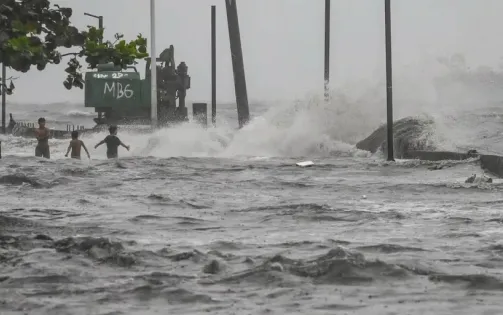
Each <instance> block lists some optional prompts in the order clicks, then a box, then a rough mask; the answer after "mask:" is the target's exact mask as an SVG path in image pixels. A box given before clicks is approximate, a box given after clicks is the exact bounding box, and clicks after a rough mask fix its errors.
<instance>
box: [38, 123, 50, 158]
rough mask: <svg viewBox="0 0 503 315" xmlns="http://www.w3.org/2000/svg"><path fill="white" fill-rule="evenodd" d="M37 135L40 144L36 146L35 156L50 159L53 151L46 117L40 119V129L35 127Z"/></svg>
mask: <svg viewBox="0 0 503 315" xmlns="http://www.w3.org/2000/svg"><path fill="white" fill-rule="evenodd" d="M35 135H36V137H37V141H38V144H37V146H36V147H35V156H37V157H45V158H46V159H50V158H51V152H50V150H49V136H50V131H49V129H48V128H47V127H45V118H43V117H42V118H39V119H38V129H35Z"/></svg>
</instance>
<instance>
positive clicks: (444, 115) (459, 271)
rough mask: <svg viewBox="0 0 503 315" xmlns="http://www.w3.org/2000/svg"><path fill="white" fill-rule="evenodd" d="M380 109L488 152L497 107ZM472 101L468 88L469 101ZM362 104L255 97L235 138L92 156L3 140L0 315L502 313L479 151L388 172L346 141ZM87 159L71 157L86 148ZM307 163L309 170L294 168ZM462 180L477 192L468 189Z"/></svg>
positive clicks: (173, 135) (498, 226)
mask: <svg viewBox="0 0 503 315" xmlns="http://www.w3.org/2000/svg"><path fill="white" fill-rule="evenodd" d="M457 94H458V93H453V95H454V96H452V98H451V101H445V100H444V101H442V102H440V101H437V102H431V103H430V104H427V103H426V102H422V101H415V100H413V99H412V98H410V99H402V100H401V101H397V102H396V108H395V117H396V118H397V119H398V118H401V117H407V116H411V117H417V119H430V120H431V121H433V124H430V125H428V126H429V127H428V128H425V130H423V133H422V137H423V139H422V141H423V142H424V143H427V144H428V146H429V147H434V148H436V149H439V150H440V149H441V150H456V151H460V152H465V151H466V150H470V149H475V150H477V151H479V152H487V153H491V154H502V153H503V133H502V131H503V107H502V105H503V98H502V102H495V101H493V100H483V99H481V100H480V101H470V102H468V101H467V102H466V103H462V102H460V101H459V99H456V95H457ZM482 94H484V93H482ZM385 108H386V107H385V102H384V100H383V98H379V97H376V96H375V95H373V94H372V95H370V94H369V95H361V96H360V97H352V98H348V97H346V96H344V95H343V94H342V93H336V92H334V95H333V98H332V101H331V102H330V104H325V103H324V102H323V101H320V100H319V99H318V97H316V96H309V97H306V98H305V99H301V100H298V101H295V102H274V103H267V102H255V103H252V104H251V112H252V113H253V119H252V121H251V123H250V124H249V125H248V126H246V127H245V128H243V129H241V130H237V128H236V125H237V123H236V113H235V112H236V109H235V105H233V104H227V105H225V104H223V105H222V104H219V106H218V114H217V118H218V119H217V126H216V127H215V128H213V127H211V126H210V127H209V128H208V129H204V128H202V127H200V126H199V125H197V124H196V123H193V122H189V123H186V124H183V125H180V126H178V127H174V128H170V129H162V130H159V131H156V132H155V133H153V134H145V133H142V134H139V133H137V132H135V131H134V130H131V129H128V128H126V127H121V126H119V133H118V136H119V138H120V139H121V140H122V141H123V142H124V143H125V144H127V145H131V150H130V151H126V150H125V149H123V148H120V149H119V150H120V151H119V156H120V157H119V159H117V160H107V159H106V158H105V150H106V149H105V148H104V146H102V147H100V148H98V149H96V150H95V149H93V147H94V145H95V144H96V143H98V142H99V141H100V140H102V139H103V138H104V137H105V135H106V133H104V132H103V133H98V134H92V135H83V136H82V140H83V141H84V142H85V144H86V145H87V147H88V148H90V153H91V159H90V160H89V159H87V157H83V159H82V160H81V161H78V160H71V159H68V158H65V157H64V154H65V152H66V149H67V147H68V140H51V141H50V145H51V159H50V160H46V159H42V158H36V157H34V156H33V155H34V147H35V140H34V139H31V138H24V137H17V136H2V138H1V140H2V155H3V156H2V159H1V160H0V266H1V267H0V314H2V315H14V314H15V315H17V314H47V315H49V314H50V315H59V314H61V315H63V314H64V315H67V314H68V315H80V314H82V315H89V314H100V315H105V314H107V315H112V314H114V315H119V314H141V315H148V314H313V315H314V314H369V315H379V314H400V315H402V314H412V315H416V314H435V315H440V314H458V315H460V314H467V315H468V314H469V315H473V314H486V315H489V314H501V310H502V308H503V241H502V238H503V230H502V224H503V213H502V208H503V194H502V192H503V182H502V180H501V179H499V178H497V177H495V176H493V175H491V174H484V170H482V168H481V167H480V165H479V161H478V160H477V159H475V158H474V159H470V160H466V161H440V162H420V161H413V160H400V159H397V160H396V161H395V162H387V161H386V159H385V158H384V157H383V154H382V152H380V151H378V152H376V153H370V152H367V151H365V150H359V149H357V148H356V147H355V144H356V143H357V142H358V141H360V140H362V139H364V138H365V137H367V136H368V135H369V134H370V133H372V132H373V131H374V130H376V128H378V127H379V126H380V124H382V123H383V122H384V121H385V117H386V116H385V115H386V113H385ZM9 112H12V113H13V115H14V118H15V119H16V120H19V121H28V122H36V119H37V118H38V117H45V118H46V119H47V125H48V127H51V128H59V129H64V128H65V126H66V124H68V123H73V124H78V125H86V126H88V127H91V126H92V125H93V122H92V117H93V116H94V113H89V112H86V111H85V108H84V107H83V106H82V105H81V104H67V103H61V104H31V105H30V104H17V105H11V106H10V107H9V110H8V113H9ZM84 156H85V155H84ZM301 161H313V163H314V165H312V166H311V167H298V166H296V163H297V162H301ZM473 174H476V175H477V176H479V177H480V176H483V175H484V176H487V177H491V178H492V179H493V180H492V182H487V181H473V182H470V183H467V182H466V179H467V178H468V177H470V176H472V175H473Z"/></svg>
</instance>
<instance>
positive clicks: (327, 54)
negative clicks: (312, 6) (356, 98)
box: [324, 0, 330, 103]
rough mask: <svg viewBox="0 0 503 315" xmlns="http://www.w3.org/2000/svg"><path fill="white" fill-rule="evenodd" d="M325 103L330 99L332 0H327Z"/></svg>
mask: <svg viewBox="0 0 503 315" xmlns="http://www.w3.org/2000/svg"><path fill="white" fill-rule="evenodd" d="M324 79H325V82H324V90H325V103H328V102H329V101H330V87H329V83H330V0H325V77H324Z"/></svg>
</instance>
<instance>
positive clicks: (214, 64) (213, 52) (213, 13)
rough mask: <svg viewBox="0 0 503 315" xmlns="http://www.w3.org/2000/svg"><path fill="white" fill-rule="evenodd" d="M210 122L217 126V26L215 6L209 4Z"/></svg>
mask: <svg viewBox="0 0 503 315" xmlns="http://www.w3.org/2000/svg"><path fill="white" fill-rule="evenodd" d="M211 123H212V124H213V127H216V126H217V27H216V6H214V5H212V6H211Z"/></svg>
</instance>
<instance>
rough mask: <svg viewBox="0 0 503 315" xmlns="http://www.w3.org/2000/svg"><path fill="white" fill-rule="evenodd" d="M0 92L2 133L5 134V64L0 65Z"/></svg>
mask: <svg viewBox="0 0 503 315" xmlns="http://www.w3.org/2000/svg"><path fill="white" fill-rule="evenodd" d="M0 92H1V93H2V133H3V134H6V133H7V130H6V125H5V107H6V97H7V67H6V66H5V63H2V86H1V88H0Z"/></svg>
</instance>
